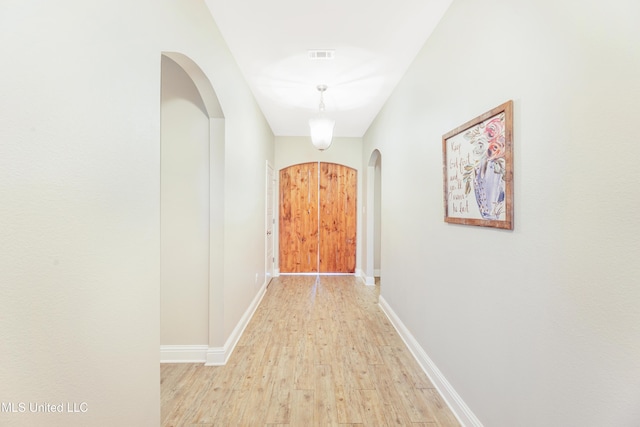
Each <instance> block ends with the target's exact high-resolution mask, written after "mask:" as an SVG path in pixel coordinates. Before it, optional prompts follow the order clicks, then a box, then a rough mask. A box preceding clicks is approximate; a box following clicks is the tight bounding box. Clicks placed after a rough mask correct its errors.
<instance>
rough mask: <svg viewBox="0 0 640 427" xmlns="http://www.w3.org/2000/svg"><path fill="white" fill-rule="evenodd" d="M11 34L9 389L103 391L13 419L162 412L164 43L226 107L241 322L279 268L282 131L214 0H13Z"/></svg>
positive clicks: (133, 417)
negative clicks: (77, 406) (269, 243)
mask: <svg viewBox="0 0 640 427" xmlns="http://www.w3.org/2000/svg"><path fill="white" fill-rule="evenodd" d="M0 39H2V40H5V41H7V42H6V43H1V44H0V54H1V55H2V57H3V58H5V61H3V66H2V67H0V96H1V98H2V102H1V103H0V200H2V203H0V241H1V242H2V244H1V245H0V325H2V326H1V327H0V341H1V342H2V348H3V350H2V352H0V378H1V379H2V380H1V381H0V396H1V400H2V402H10V403H11V402H13V403H16V404H17V403H20V402H26V403H27V404H28V403H30V402H39V403H42V402H47V403H55V404H57V403H59V402H65V403H66V402H71V403H81V402H86V403H87V405H88V412H86V413H84V414H52V413H40V414H29V413H26V414H20V413H17V414H10V413H0V424H1V425H12V426H13V425H18V426H19V425H34V424H39V425H51V426H55V425H61V426H62V425H64V426H74V425H131V426H134V425H135V426H157V425H159V418H160V397H159V387H160V386H159V384H160V382H159V367H158V348H159V344H160V328H159V323H160V320H159V319H160V313H159V307H160V294H159V292H160V220H159V218H160V58H161V52H163V51H173V52H182V53H184V54H185V55H187V56H189V57H190V58H192V59H193V60H194V62H196V63H197V64H199V65H200V67H201V68H202V69H203V71H204V72H205V73H206V75H207V76H208V77H209V79H210V81H211V83H212V85H213V87H214V88H215V90H216V92H217V94H218V98H219V100H220V104H221V106H222V108H223V110H224V112H225V117H226V121H225V128H226V136H227V145H228V149H227V150H226V152H227V163H228V164H229V165H230V168H231V169H232V170H235V171H236V172H233V173H230V174H229V176H227V177H225V181H226V185H229V186H230V187H231V188H235V189H237V191H235V196H234V197H230V200H228V201H227V202H228V203H226V207H225V209H226V210H227V212H226V213H227V215H228V217H230V218H233V220H232V221H230V223H229V224H228V226H227V230H226V234H227V237H229V241H232V242H234V245H233V246H232V247H230V248H228V252H229V253H228V256H226V255H227V254H225V262H228V266H229V267H230V270H235V271H234V272H232V273H229V274H228V275H227V276H226V277H225V280H226V282H225V286H226V287H227V289H226V294H225V298H226V300H225V304H226V306H225V321H227V322H229V323H230V324H233V323H234V322H235V323H237V322H238V319H240V315H241V313H243V312H244V311H245V310H246V309H247V307H248V306H249V304H250V302H251V300H252V299H253V297H254V296H255V294H256V287H255V285H254V275H255V274H256V273H258V272H263V271H264V244H263V243H262V242H260V243H258V244H256V243H255V242H254V240H255V236H256V235H262V231H263V228H264V200H263V199H264V162H265V160H266V159H273V135H272V134H271V131H270V129H269V127H268V125H267V124H266V121H265V120H264V118H263V116H262V114H261V113H260V111H259V109H258V107H257V106H256V104H255V101H254V99H253V97H252V95H251V93H250V91H249V89H248V87H247V85H246V84H245V82H244V80H243V78H242V76H241V74H240V72H239V70H238V68H237V66H236V64H235V62H234V61H233V58H232V57H231V55H230V53H229V52H228V50H227V48H226V46H225V44H224V41H223V39H222V37H221V36H220V34H219V33H218V32H217V30H216V27H215V25H214V23H213V20H212V19H211V17H210V14H209V12H208V10H207V8H206V6H205V4H204V3H203V2H200V1H194V2H183V1H177V0H159V1H154V2H129V1H124V0H115V1H114V0H110V1H101V0H98V1H95V2H83V1H78V0H62V1H59V2H22V1H13V0H7V1H3V2H2V3H0ZM251 170H257V172H256V173H255V176H254V175H252V174H247V173H245V172H246V171H251ZM239 171H243V173H240V172H239ZM230 328H231V326H229V327H227V329H230ZM223 338H224V337H223Z"/></svg>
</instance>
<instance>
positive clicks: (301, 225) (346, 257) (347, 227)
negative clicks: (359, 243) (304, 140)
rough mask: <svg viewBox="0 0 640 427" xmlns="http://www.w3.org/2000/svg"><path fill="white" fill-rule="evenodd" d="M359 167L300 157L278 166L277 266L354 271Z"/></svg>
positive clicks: (298, 270)
mask: <svg viewBox="0 0 640 427" xmlns="http://www.w3.org/2000/svg"><path fill="white" fill-rule="evenodd" d="M356 191H357V171H356V170H355V169H352V168H350V167H348V166H344V165H339V164H336V163H321V162H314V163H302V164H298V165H293V166H290V167H288V168H286V169H282V170H281V171H280V239H279V240H280V272H281V273H313V272H319V273H354V272H355V268H356V213H357V208H356Z"/></svg>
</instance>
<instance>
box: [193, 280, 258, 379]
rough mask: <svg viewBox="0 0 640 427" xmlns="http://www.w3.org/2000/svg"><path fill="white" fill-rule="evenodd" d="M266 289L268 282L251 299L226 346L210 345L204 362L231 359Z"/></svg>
mask: <svg viewBox="0 0 640 427" xmlns="http://www.w3.org/2000/svg"><path fill="white" fill-rule="evenodd" d="M266 290H267V284H266V283H263V284H262V286H261V287H260V290H259V291H258V294H257V295H256V296H255V298H254V299H253V301H251V304H250V305H249V307H248V308H247V310H246V311H245V312H244V314H243V315H242V318H240V321H239V322H238V324H237V325H236V327H235V328H233V331H232V332H231V335H230V336H229V338H228V339H227V341H226V342H225V343H224V347H209V349H208V350H207V355H206V361H205V363H204V364H205V365H206V366H220V365H225V364H226V363H227V360H229V357H230V356H231V353H233V349H235V348H236V345H237V344H238V341H239V340H240V337H241V336H242V333H243V332H244V330H245V328H246V327H247V325H248V324H249V321H250V320H251V318H252V317H253V313H255V312H256V309H257V308H258V306H259V305H260V301H262V297H264V293H265V291H266Z"/></svg>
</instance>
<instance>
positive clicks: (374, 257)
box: [365, 150, 382, 285]
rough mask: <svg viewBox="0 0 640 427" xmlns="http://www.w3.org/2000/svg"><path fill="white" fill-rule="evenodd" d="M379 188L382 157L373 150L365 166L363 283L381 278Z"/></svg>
mask: <svg viewBox="0 0 640 427" xmlns="http://www.w3.org/2000/svg"><path fill="white" fill-rule="evenodd" d="M381 187H382V155H381V154H380V151H378V150H373V153H371V156H370V157H369V163H368V165H367V202H366V203H367V206H366V210H365V211H366V214H367V220H366V224H367V236H366V240H367V244H366V268H365V276H366V277H365V283H366V284H367V285H374V284H376V281H377V279H379V278H380V276H381V267H380V265H381V259H380V252H381V250H380V234H381V206H382V204H381V200H382V197H381V194H382V191H381Z"/></svg>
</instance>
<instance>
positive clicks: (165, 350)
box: [160, 52, 224, 362]
mask: <svg viewBox="0 0 640 427" xmlns="http://www.w3.org/2000/svg"><path fill="white" fill-rule="evenodd" d="M160 111H161V132H160V134H161V138H160V151H161V155H160V157H161V166H160V205H161V206H160V215H161V218H160V223H161V225H160V227H161V233H160V235H161V286H160V289H161V307H160V308H161V319H160V334H161V342H160V344H161V348H160V349H161V361H163V362H205V361H208V360H207V357H208V354H209V353H211V350H210V349H211V348H212V347H222V346H223V344H224V342H223V313H224V312H223V296H224V282H223V278H224V275H223V273H224V271H223V268H224V264H223V255H224V238H223V237H224V197H223V196H224V192H223V190H224V115H223V113H222V109H221V107H220V104H219V102H218V99H217V96H216V94H215V91H214V90H213V87H212V85H211V83H210V82H209V80H208V78H207V77H206V76H205V74H204V72H203V71H202V70H201V69H200V68H199V67H198V66H197V65H196V64H195V63H194V62H193V61H192V60H191V59H190V58H188V57H186V56H185V55H182V54H180V53H175V52H165V53H163V54H162V57H161V109H160Z"/></svg>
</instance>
